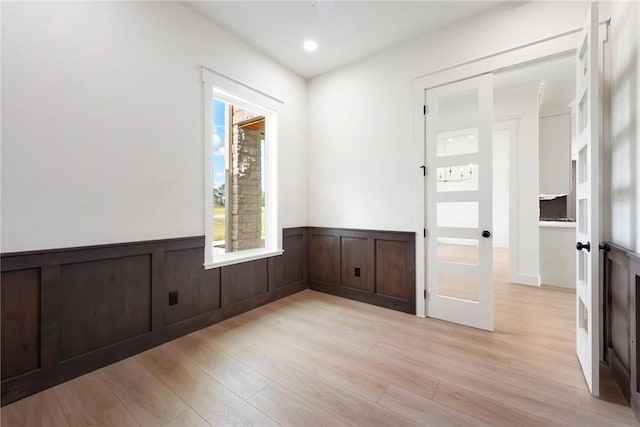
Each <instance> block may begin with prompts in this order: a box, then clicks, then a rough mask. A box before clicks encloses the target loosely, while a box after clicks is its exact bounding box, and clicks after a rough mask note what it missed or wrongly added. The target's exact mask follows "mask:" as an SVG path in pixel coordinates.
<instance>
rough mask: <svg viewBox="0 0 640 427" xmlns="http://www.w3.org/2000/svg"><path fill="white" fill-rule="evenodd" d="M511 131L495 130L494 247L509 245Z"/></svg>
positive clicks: (492, 230)
mask: <svg viewBox="0 0 640 427" xmlns="http://www.w3.org/2000/svg"><path fill="white" fill-rule="evenodd" d="M509 138H510V135H509V131H508V130H506V129H501V130H494V131H493V163H492V165H491V167H492V168H493V179H492V183H493V193H492V194H493V200H492V204H493V228H492V229H491V237H492V238H491V240H492V242H493V247H494V248H508V247H509V143H510V140H509Z"/></svg>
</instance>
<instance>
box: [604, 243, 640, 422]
mask: <svg viewBox="0 0 640 427" xmlns="http://www.w3.org/2000/svg"><path fill="white" fill-rule="evenodd" d="M609 245H610V246H611V251H610V252H609V253H606V252H605V253H604V256H603V259H604V263H603V264H604V272H603V280H604V283H603V288H604V289H603V293H604V302H603V322H604V325H603V326H604V328H603V334H604V335H603V340H604V343H605V346H604V347H605V354H604V356H605V361H606V362H607V364H608V366H609V368H610V369H611V372H612V375H613V378H614V379H615V380H616V382H617V383H618V385H619V386H620V389H621V390H622V392H623V394H624V396H625V397H626V398H627V399H628V400H629V401H630V404H631V409H632V410H633V412H634V414H635V416H636V418H637V419H638V420H640V372H639V370H638V367H639V365H640V360H639V357H640V342H639V341H638V331H639V330H640V313H638V307H639V306H640V255H638V254H637V253H635V252H633V251H630V250H629V249H627V248H624V247H621V246H619V245H616V244H613V243H609ZM614 265H615V268H617V269H621V271H622V272H623V273H622V274H620V270H618V271H619V272H618V274H616V275H615V276H616V277H615V278H614V273H613V272H614ZM614 280H615V281H616V283H614ZM614 286H615V287H616V289H617V292H620V290H624V288H627V289H628V292H629V293H628V297H629V305H628V307H626V308H625V309H624V310H623V312H620V308H619V307H617V305H616V304H614ZM616 310H618V311H617V312H616ZM614 317H615V318H618V319H620V318H623V319H629V322H630V324H629V337H628V344H629V353H630V354H629V365H630V366H628V367H627V366H625V365H624V363H623V360H622V359H621V358H620V355H618V354H617V352H616V349H615V346H614V332H615V331H614V329H613V318H614ZM618 333H619V331H618ZM616 342H618V344H619V342H620V335H618V339H617V341H616Z"/></svg>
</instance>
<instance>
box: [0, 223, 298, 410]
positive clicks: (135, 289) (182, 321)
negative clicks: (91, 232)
mask: <svg viewBox="0 0 640 427" xmlns="http://www.w3.org/2000/svg"><path fill="white" fill-rule="evenodd" d="M283 246H284V250H285V252H284V254H283V255H282V256H277V257H272V258H268V259H262V260H257V261H252V262H247V263H242V264H238V265H234V266H228V267H222V268H217V269H211V270H204V269H203V267H202V262H203V259H204V237H202V236H200V237H189V238H179V239H169V240H157V241H150V242H139V243H125V244H111V245H104V246H93V247H82V248H72V249H59V250H50V251H37V252H29V253H26V252H23V253H13V254H3V255H2V268H1V271H2V273H1V275H2V277H1V286H0V287H1V290H2V301H1V307H0V309H1V316H2V328H1V329H2V337H1V338H2V344H1V358H2V362H1V363H2V366H1V369H2V384H1V388H2V405H5V404H7V403H10V402H13V401H15V400H17V399H20V398H22V397H25V396H28V395H30V394H33V393H36V392H38V391H40V390H43V389H45V388H48V387H51V386H53V385H55V384H59V383H61V382H64V381H67V380H69V379H71V378H74V377H77V376H79V375H82V374H84V373H87V372H89V371H92V370H94V369H97V368H100V367H102V366H105V365H108V364H110V363H114V362H116V361H118V360H121V359H124V358H126V357H129V356H131V355H134V354H136V353H139V352H141V351H144V350H146V349H149V348H151V347H154V346H156V345H159V344H161V343H164V342H166V341H169V340H171V339H174V338H176V337H179V336H181V335H185V334H187V333H190V332H192V331H195V330H197V329H200V328H203V327H205V326H208V325H211V324H213V323H216V322H219V321H221V320H223V319H226V318H229V317H232V316H234V315H237V314H239V313H242V312H245V311H248V310H251V309H253V308H256V307H258V306H261V305H264V304H266V303H269V302H271V301H274V300H276V299H278V298H282V297H284V296H287V295H290V294H292V293H295V292H298V291H300V290H302V289H305V288H306V287H307V278H306V271H307V270H306V268H307V267H306V266H307V259H306V257H307V251H306V249H305V248H306V246H307V231H306V228H291V229H286V230H284V231H283ZM174 291H177V292H178V303H177V304H175V305H169V293H170V292H174Z"/></svg>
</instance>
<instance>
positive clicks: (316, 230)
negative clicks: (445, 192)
mask: <svg viewBox="0 0 640 427" xmlns="http://www.w3.org/2000/svg"><path fill="white" fill-rule="evenodd" d="M308 234H309V240H308V248H309V249H308V251H309V261H308V262H309V263H310V264H311V263H313V259H312V258H311V251H312V246H313V236H331V237H334V238H335V242H334V244H335V247H334V248H333V252H334V261H333V262H334V264H335V268H334V270H335V271H337V272H338V277H336V278H334V280H335V282H328V281H325V280H319V279H318V278H316V277H315V276H314V275H313V274H311V273H310V276H309V277H308V283H309V288H310V289H313V290H317V291H320V292H325V293H329V294H332V295H337V296H341V297H344V298H350V299H354V300H356V301H361V302H365V303H369V304H374V305H378V306H381V307H386V308H390V309H393V310H398V311H403V312H406V313H412V314H415V305H416V304H415V233H411V232H401V231H380V230H361V229H345V228H326V227H309V228H308ZM343 237H347V238H360V239H366V240H367V246H366V247H367V251H366V252H367V255H366V257H367V259H368V260H370V261H368V262H367V263H365V264H368V265H365V266H363V267H364V268H367V269H368V272H367V274H365V275H364V276H365V277H366V280H367V286H366V289H357V288H353V287H347V286H345V283H344V271H343V266H342V257H343V256H344V254H342V249H343V248H342V244H341V240H342V238H343ZM377 240H387V241H401V242H406V243H407V245H406V246H407V249H406V252H405V253H404V256H405V257H406V265H407V272H406V278H407V280H406V283H405V284H404V287H405V289H406V291H405V292H406V298H397V297H393V296H388V295H382V294H377V293H376V291H375V272H376V268H377V267H376V260H375V256H376V254H375V242H376V241H377ZM313 268H314V266H313V265H310V267H309V269H310V272H312V271H313ZM323 279H324V278H323Z"/></svg>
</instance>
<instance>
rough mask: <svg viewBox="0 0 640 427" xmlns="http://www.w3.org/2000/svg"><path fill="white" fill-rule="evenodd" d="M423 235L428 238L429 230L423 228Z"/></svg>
mask: <svg viewBox="0 0 640 427" xmlns="http://www.w3.org/2000/svg"><path fill="white" fill-rule="evenodd" d="M422 235H423V236H424V237H427V229H426V228H423V229H422Z"/></svg>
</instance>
